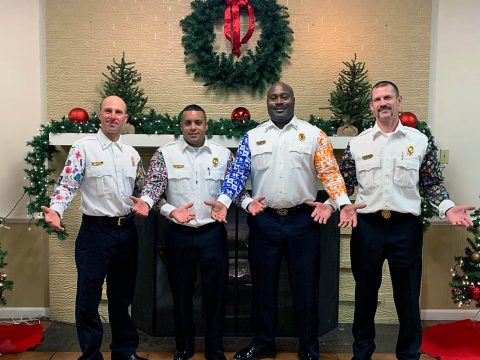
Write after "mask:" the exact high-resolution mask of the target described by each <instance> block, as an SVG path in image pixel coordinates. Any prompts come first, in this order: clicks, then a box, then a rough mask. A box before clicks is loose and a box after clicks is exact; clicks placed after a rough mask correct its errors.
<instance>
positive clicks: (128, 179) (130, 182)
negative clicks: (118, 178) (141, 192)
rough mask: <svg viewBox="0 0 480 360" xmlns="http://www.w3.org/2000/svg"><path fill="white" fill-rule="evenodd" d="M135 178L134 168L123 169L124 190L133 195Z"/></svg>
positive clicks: (135, 169) (135, 170)
mask: <svg viewBox="0 0 480 360" xmlns="http://www.w3.org/2000/svg"><path fill="white" fill-rule="evenodd" d="M136 178H137V168H136V167H135V166H128V167H127V168H126V169H125V189H126V190H127V191H130V192H131V193H133V189H134V188H135V179H136Z"/></svg>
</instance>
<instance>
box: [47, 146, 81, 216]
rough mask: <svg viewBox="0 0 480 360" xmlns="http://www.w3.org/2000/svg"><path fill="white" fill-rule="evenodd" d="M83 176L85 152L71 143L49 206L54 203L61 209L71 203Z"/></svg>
mask: <svg viewBox="0 0 480 360" xmlns="http://www.w3.org/2000/svg"><path fill="white" fill-rule="evenodd" d="M84 176H85V152H84V151H83V148H82V147H81V146H78V145H75V144H74V145H73V146H72V147H71V148H70V151H69V153H68V156H67V160H66V161H65V166H64V167H63V170H62V173H61V174H60V177H59V178H58V180H57V182H56V184H55V190H54V192H53V194H52V197H51V199H50V206H52V205H53V204H55V205H56V206H60V207H61V208H63V210H65V209H67V208H68V207H69V206H70V204H71V203H72V200H73V197H74V196H75V193H76V192H77V190H78V189H79V188H80V185H81V183H82V180H83V177H84Z"/></svg>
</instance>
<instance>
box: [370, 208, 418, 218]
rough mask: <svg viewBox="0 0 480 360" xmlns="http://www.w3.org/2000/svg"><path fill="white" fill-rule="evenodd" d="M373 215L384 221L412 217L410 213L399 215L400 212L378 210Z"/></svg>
mask: <svg viewBox="0 0 480 360" xmlns="http://www.w3.org/2000/svg"><path fill="white" fill-rule="evenodd" d="M374 215H377V216H381V217H382V218H383V219H385V220H388V219H395V218H400V217H406V216H412V214H410V213H401V212H398V211H392V210H379V211H377V212H376V213H374Z"/></svg>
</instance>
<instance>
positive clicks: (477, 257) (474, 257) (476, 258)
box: [470, 252, 480, 263]
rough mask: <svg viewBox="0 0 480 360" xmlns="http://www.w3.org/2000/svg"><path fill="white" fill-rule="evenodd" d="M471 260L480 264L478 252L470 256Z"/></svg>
mask: <svg viewBox="0 0 480 360" xmlns="http://www.w3.org/2000/svg"><path fill="white" fill-rule="evenodd" d="M470 259H472V261H474V262H476V263H478V262H480V254H479V253H478V252H475V253H473V254H472V255H471V256H470Z"/></svg>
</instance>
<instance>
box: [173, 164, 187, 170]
mask: <svg viewBox="0 0 480 360" xmlns="http://www.w3.org/2000/svg"><path fill="white" fill-rule="evenodd" d="M184 166H185V165H182V164H173V168H174V169H182V168H183V167H184Z"/></svg>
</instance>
